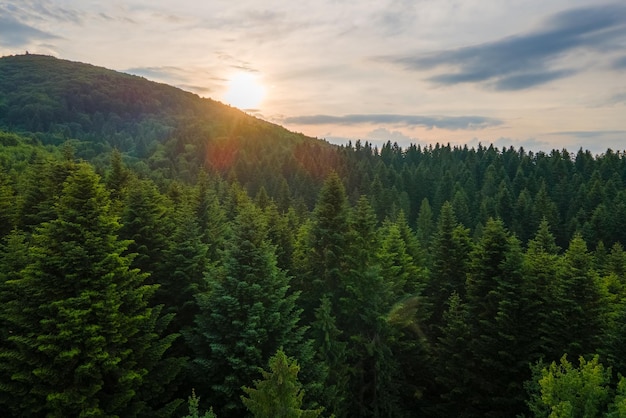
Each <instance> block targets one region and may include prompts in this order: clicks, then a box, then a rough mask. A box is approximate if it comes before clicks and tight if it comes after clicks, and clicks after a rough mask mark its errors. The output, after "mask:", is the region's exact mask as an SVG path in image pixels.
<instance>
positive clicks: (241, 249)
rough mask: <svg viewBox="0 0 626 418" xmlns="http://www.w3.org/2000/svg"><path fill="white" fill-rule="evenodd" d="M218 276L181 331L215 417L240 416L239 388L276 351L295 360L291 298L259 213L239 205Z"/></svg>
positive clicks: (298, 340) (298, 335)
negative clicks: (192, 323)
mask: <svg viewBox="0 0 626 418" xmlns="http://www.w3.org/2000/svg"><path fill="white" fill-rule="evenodd" d="M237 212H238V214H237V216H236V218H235V221H234V225H233V235H232V237H231V239H230V241H229V242H228V246H227V248H226V252H225V254H224V266H223V269H222V271H221V272H220V270H211V274H210V275H209V276H208V277H207V280H208V287H209V289H208V290H207V291H206V292H203V293H199V294H198V295H197V296H196V297H197V301H198V307H199V312H198V314H197V315H196V320H195V327H194V329H192V330H190V332H188V333H187V338H188V341H189V344H190V346H191V347H192V349H193V352H194V355H195V358H194V360H193V362H192V363H191V365H190V366H191V369H192V370H191V372H192V376H193V380H194V382H195V387H197V388H199V389H201V391H202V393H204V394H206V396H207V397H208V398H209V400H210V404H211V405H213V407H215V408H216V411H217V414H218V415H219V416H220V417H229V416H241V414H242V412H243V408H242V405H241V403H240V395H241V389H240V388H241V387H242V386H243V385H244V384H246V383H247V382H251V381H252V380H253V379H254V376H255V375H256V372H257V370H258V368H259V367H261V366H263V365H264V364H266V362H267V361H268V359H269V358H270V356H271V355H272V354H273V353H274V352H275V351H276V350H277V348H278V347H285V350H290V351H291V352H294V351H296V352H295V353H294V354H295V355H301V354H302V352H301V350H302V345H303V341H302V336H303V331H304V328H302V327H301V326H299V325H298V321H299V314H300V311H299V310H298V309H297V308H296V299H297V296H298V294H297V293H293V294H288V288H289V278H288V277H287V275H286V274H285V272H284V271H282V270H280V269H278V268H277V266H276V255H275V253H274V248H273V247H272V246H271V245H270V244H269V242H268V239H267V225H266V223H265V218H264V217H263V214H262V212H261V211H260V210H259V209H258V208H256V207H255V206H254V205H253V204H252V203H249V202H243V203H241V204H240V207H239V209H238V211H237Z"/></svg>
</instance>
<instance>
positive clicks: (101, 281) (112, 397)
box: [0, 164, 178, 417]
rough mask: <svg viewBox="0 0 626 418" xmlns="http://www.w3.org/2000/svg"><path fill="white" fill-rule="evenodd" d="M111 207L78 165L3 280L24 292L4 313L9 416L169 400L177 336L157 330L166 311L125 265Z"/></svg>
mask: <svg viewBox="0 0 626 418" xmlns="http://www.w3.org/2000/svg"><path fill="white" fill-rule="evenodd" d="M109 205H110V201H109V198H108V195H107V193H106V191H105V189H104V187H103V186H102V185H101V184H100V182H99V178H98V176H97V175H96V174H95V173H94V172H93V170H92V169H91V168H90V167H89V166H88V165H86V164H79V165H77V166H76V168H75V169H74V170H72V174H70V175H69V177H68V178H67V180H66V181H65V182H64V183H63V185H62V192H61V193H60V195H59V197H58V203H57V204H56V205H55V208H54V210H55V213H56V216H55V218H54V219H52V220H51V221H49V222H45V223H43V224H42V225H41V226H40V227H38V228H37V229H36V231H35V232H34V234H33V238H32V247H31V250H30V252H29V257H30V260H29V264H28V266H26V267H25V268H24V269H23V270H22V271H21V272H20V274H19V277H18V278H15V279H13V280H9V281H7V282H6V283H5V284H6V285H7V286H8V287H9V288H10V289H11V291H13V292H15V293H16V294H19V295H20V298H19V299H18V300H19V301H20V303H11V304H9V305H8V306H3V311H2V317H3V318H4V320H5V321H7V322H8V323H9V329H10V330H11V334H12V335H11V336H9V338H8V347H7V348H6V349H3V350H2V351H1V352H0V358H1V359H2V361H1V362H0V363H2V364H3V365H4V366H3V368H4V372H3V373H2V377H1V378H0V379H2V383H1V384H0V390H1V391H2V402H3V405H4V409H5V410H7V411H11V412H12V414H14V415H24V414H26V415H49V416H79V415H80V416H88V415H92V416H116V415H118V416H129V417H131V416H150V415H152V414H153V413H154V412H155V410H156V409H159V408H160V407H163V406H165V405H164V404H166V403H167V399H168V398H169V396H168V394H167V393H164V392H163V389H164V388H165V386H166V385H167V384H168V382H170V381H171V380H172V379H173V378H174V376H175V374H176V373H177V371H178V370H177V369H176V366H177V362H176V361H175V359H172V361H169V360H164V361H162V358H163V355H164V352H165V351H166V350H167V349H168V347H169V346H170V345H171V342H172V341H173V339H174V338H175V335H171V336H167V337H164V338H161V337H160V336H159V326H160V327H161V328H162V325H163V324H164V322H166V321H167V318H160V317H159V312H158V310H151V309H150V308H148V307H147V304H148V298H149V297H150V295H151V294H152V292H153V291H154V288H153V287H152V286H146V285H144V281H145V278H146V275H145V274H143V273H141V272H139V271H138V270H136V269H131V268H130V264H131V260H132V258H131V257H130V256H127V255H124V253H125V251H126V249H127V245H128V242H126V241H120V240H118V238H117V232H118V230H119V224H118V222H117V219H116V218H115V217H114V216H112V215H111V214H110V212H109V207H110V206H109ZM161 366H163V367H161ZM156 377H158V378H159V379H160V380H151V379H154V378H156ZM147 389H149V390H147ZM175 406H176V405H175V404H170V405H168V407H169V409H167V410H169V411H171V410H172V409H173V408H174V407H175Z"/></svg>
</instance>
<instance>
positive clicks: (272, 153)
mask: <svg viewBox="0 0 626 418" xmlns="http://www.w3.org/2000/svg"><path fill="white" fill-rule="evenodd" d="M0 129H4V130H8V131H14V132H19V133H30V134H32V135H35V136H36V138H37V139H39V140H40V141H41V142H43V143H44V144H53V145H59V144H62V143H64V142H65V141H67V140H73V142H74V148H75V149H76V152H77V155H78V156H79V157H82V158H86V159H89V160H91V161H94V160H95V161H97V160H98V159H99V158H100V159H103V158H104V156H105V155H107V156H108V155H109V153H110V151H111V150H112V149H113V148H117V149H119V150H120V151H122V152H123V153H125V154H126V156H127V158H133V159H136V160H143V161H148V162H149V164H151V166H150V168H151V169H157V170H158V169H163V168H164V167H167V170H168V173H167V176H168V177H172V175H173V176H174V177H177V173H172V172H171V171H172V170H174V171H177V172H188V171H190V170H191V171H192V172H195V171H196V170H197V169H198V168H199V167H202V166H209V167H210V168H213V169H214V170H217V171H218V172H220V173H221V174H223V175H226V176H231V178H232V177H233V176H234V178H237V179H238V180H239V181H240V182H242V183H244V184H246V183H247V182H248V181H249V180H250V179H257V177H258V176H266V174H264V173H265V171H266V170H265V168H267V169H270V170H271V171H274V172H276V170H277V169H279V170H281V172H283V173H286V172H288V173H289V175H288V176H287V177H293V176H294V175H297V172H298V171H299V170H298V167H301V168H304V169H305V170H306V171H307V173H301V174H302V175H303V176H304V177H310V176H314V177H316V178H319V177H323V176H324V175H325V173H327V172H328V171H329V169H330V167H331V165H333V164H330V163H329V161H334V159H335V158H336V147H334V146H332V145H330V144H328V143H326V142H325V141H321V140H317V139H313V138H309V137H306V136H304V135H301V134H296V133H293V132H290V131H288V130H286V129H284V128H282V127H280V126H278V125H275V124H272V123H269V122H266V121H263V120H260V119H258V118H255V117H252V116H250V115H247V114H245V113H244V112H242V111H240V110H238V109H236V108H232V107H230V106H226V105H224V104H222V103H219V102H216V101H214V100H211V99H205V98H201V97H199V96H197V95H195V94H192V93H189V92H185V91H183V90H180V89H178V88H175V87H172V86H169V85H166V84H161V83H156V82H152V81H149V80H146V79H144V78H142V77H138V76H133V75H129V74H124V73H119V72H116V71H112V70H108V69H105V68H101V67H96V66H93V65H89V64H83V63H78V62H71V61H67V60H62V59H57V58H54V57H51V56H43V55H32V54H31V55H19V56H8V57H3V58H0ZM235 157H236V158H235ZM326 160H328V161H326ZM281 168H282V169H281ZM192 174H193V173H192ZM184 175H190V174H189V173H186V174H184ZM257 180H258V179H257ZM289 181H290V182H291V180H289ZM255 183H256V181H255ZM270 183H276V181H274V182H270ZM266 187H267V186H266ZM269 187H270V188H272V187H274V186H272V184H270V185H269ZM276 187H278V185H276Z"/></svg>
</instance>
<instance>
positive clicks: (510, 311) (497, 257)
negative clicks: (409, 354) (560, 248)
mask: <svg viewBox="0 0 626 418" xmlns="http://www.w3.org/2000/svg"><path fill="white" fill-rule="evenodd" d="M522 260H523V258H522V253H521V249H520V246H519V241H518V240H517V239H516V238H514V237H510V235H509V234H508V232H507V231H506V229H505V228H504V225H503V223H502V221H500V220H493V219H489V220H488V221H487V224H486V225H485V229H484V231H483V237H482V239H481V240H480V242H479V243H478V245H477V246H476V248H475V249H474V251H473V252H472V255H471V263H470V269H469V272H468V277H467V299H468V312H469V314H470V317H471V325H472V340H471V342H470V350H471V355H472V357H473V369H472V370H471V377H472V384H473V393H472V401H471V402H472V405H473V407H475V408H477V410H478V411H480V415H482V416H494V417H497V416H511V415H515V414H517V413H520V412H521V411H520V409H521V408H522V406H523V404H522V401H523V392H522V387H521V385H522V382H523V381H524V380H526V379H525V375H524V371H525V370H526V368H527V364H528V358H527V355H528V353H527V345H528V340H526V339H525V336H524V328H523V325H522V320H523V317H524V315H523V313H524V310H523V306H524V302H523V300H524V294H523V292H524V282H523V279H522V263H523V261H522Z"/></svg>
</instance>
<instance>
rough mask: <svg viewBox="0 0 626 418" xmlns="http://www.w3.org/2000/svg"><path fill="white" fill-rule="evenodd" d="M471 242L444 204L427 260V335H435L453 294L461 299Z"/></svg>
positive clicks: (463, 293) (451, 209)
mask: <svg viewBox="0 0 626 418" xmlns="http://www.w3.org/2000/svg"><path fill="white" fill-rule="evenodd" d="M470 250H471V242H470V238H469V230H468V229H467V228H464V227H463V226H461V225H460V224H459V223H458V222H457V220H456V217H455V215H454V209H453V208H452V205H451V204H450V203H449V202H445V203H444V205H443V206H442V208H441V212H440V213H439V219H438V222H437V231H436V232H435V235H434V237H433V242H432V249H431V257H432V259H433V262H432V266H431V271H430V278H429V282H428V285H427V287H426V289H425V295H426V297H427V298H428V299H429V304H430V305H431V310H432V313H431V316H430V323H431V332H432V333H434V335H439V333H438V328H439V327H440V326H441V324H442V317H443V313H444V312H445V311H446V310H447V306H446V303H447V302H448V301H449V299H450V296H452V294H453V293H456V294H458V295H459V297H461V298H462V297H464V295H465V278H466V272H467V267H468V263H469V253H470Z"/></svg>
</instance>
